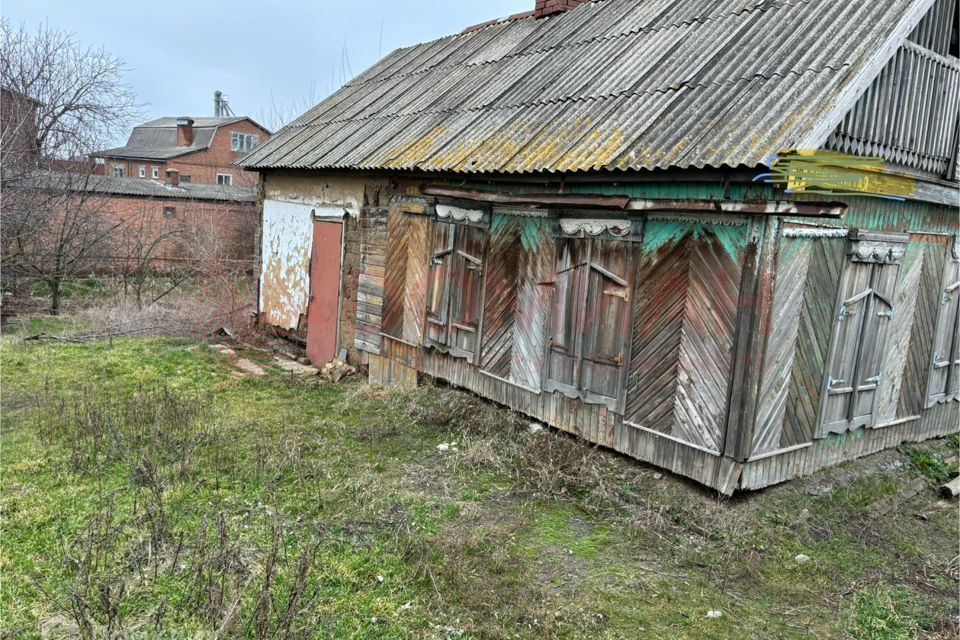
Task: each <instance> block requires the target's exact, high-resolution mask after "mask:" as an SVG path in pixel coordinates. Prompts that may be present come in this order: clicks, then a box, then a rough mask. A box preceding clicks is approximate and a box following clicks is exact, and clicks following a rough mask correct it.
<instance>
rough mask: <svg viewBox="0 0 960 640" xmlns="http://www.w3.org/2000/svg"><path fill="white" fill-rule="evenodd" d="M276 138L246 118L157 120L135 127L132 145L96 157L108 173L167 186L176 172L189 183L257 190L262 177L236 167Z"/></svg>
mask: <svg viewBox="0 0 960 640" xmlns="http://www.w3.org/2000/svg"><path fill="white" fill-rule="evenodd" d="M269 136H270V132H269V131H268V130H267V129H265V128H264V127H262V126H261V125H259V124H257V123H256V122H254V121H253V120H252V119H250V118H247V117H245V116H236V117H226V118H208V117H197V118H191V117H178V118H157V119H156V120H151V121H150V122H145V123H144V124H141V125H139V126H137V127H134V129H133V132H132V133H131V134H130V138H129V140H127V144H126V145H125V146H122V147H117V148H114V149H105V150H103V151H100V152H98V153H96V154H94V155H95V157H97V158H100V159H102V160H103V163H104V166H103V173H104V174H106V175H108V176H112V177H117V178H140V179H145V180H163V177H164V176H165V175H166V171H167V170H168V169H174V170H176V171H177V172H178V173H179V175H180V181H181V182H184V183H191V182H193V183H198V184H219V185H223V186H245V187H248V186H253V185H255V184H256V181H257V175H256V173H254V172H251V171H245V170H244V169H241V168H239V167H237V166H235V165H234V162H236V161H237V160H238V159H239V158H241V157H243V156H244V155H246V154H247V153H249V152H250V151H252V150H254V149H255V148H256V147H257V145H259V144H261V143H263V142H264V141H266V139H267V138H268V137H269Z"/></svg>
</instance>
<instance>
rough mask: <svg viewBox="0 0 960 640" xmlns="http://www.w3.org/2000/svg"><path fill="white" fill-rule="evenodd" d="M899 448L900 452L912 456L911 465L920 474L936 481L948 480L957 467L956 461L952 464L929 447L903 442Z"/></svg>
mask: <svg viewBox="0 0 960 640" xmlns="http://www.w3.org/2000/svg"><path fill="white" fill-rule="evenodd" d="M951 444H952V442H951ZM898 449H899V450H900V453H903V454H905V455H906V456H907V457H909V458H910V465H911V466H912V467H913V468H914V470H916V471H917V472H918V473H919V474H921V475H923V476H926V477H928V478H930V479H931V480H933V481H934V482H946V480H947V479H948V478H949V477H950V472H951V471H952V470H955V469H956V468H957V463H956V461H954V462H953V464H952V465H950V464H948V463H947V462H946V461H945V460H944V459H943V457H941V456H940V455H938V454H937V453H936V452H932V451H929V450H928V449H924V448H922V447H918V446H915V445H909V444H902V445H900V446H899V447H898ZM951 466H952V468H951Z"/></svg>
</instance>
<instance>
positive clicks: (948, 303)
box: [927, 240, 960, 405]
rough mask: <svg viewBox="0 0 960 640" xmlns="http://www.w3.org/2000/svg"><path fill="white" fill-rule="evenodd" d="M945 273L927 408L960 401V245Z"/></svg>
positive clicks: (954, 250)
mask: <svg viewBox="0 0 960 640" xmlns="http://www.w3.org/2000/svg"><path fill="white" fill-rule="evenodd" d="M951 258H952V259H950V260H948V261H947V265H946V269H945V270H944V281H943V290H942V292H941V295H940V300H939V301H938V302H939V305H938V311H937V327H936V332H935V333H934V337H933V357H932V358H931V362H930V381H929V384H928V385H927V403H928V405H930V404H934V403H937V402H945V401H947V400H952V399H954V398H957V397H960V241H956V240H955V241H954V245H953V250H952V255H951Z"/></svg>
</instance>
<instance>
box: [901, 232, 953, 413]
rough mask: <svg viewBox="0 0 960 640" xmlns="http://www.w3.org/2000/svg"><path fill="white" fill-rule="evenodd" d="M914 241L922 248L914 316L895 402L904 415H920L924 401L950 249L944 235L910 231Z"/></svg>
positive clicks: (912, 241)
mask: <svg viewBox="0 0 960 640" xmlns="http://www.w3.org/2000/svg"><path fill="white" fill-rule="evenodd" d="M914 244H917V245H921V246H922V248H923V250H922V260H921V262H922V264H921V268H920V275H919V278H918V282H917V293H916V302H915V309H916V311H915V314H914V315H915V320H914V322H913V326H912V327H911V331H910V346H909V348H908V350H907V356H906V359H905V363H904V364H905V366H904V371H903V382H902V383H901V385H900V396H899V401H898V403H897V408H898V414H899V415H903V416H906V415H911V416H915V415H919V414H920V413H922V412H923V411H924V406H925V405H926V397H927V382H928V378H929V375H930V361H931V355H932V353H933V338H934V331H936V326H937V311H939V309H940V295H941V292H942V287H943V268H944V263H945V261H946V259H947V252H948V251H949V250H950V239H949V238H947V237H944V236H934V235H913V236H911V245H914ZM953 404H956V403H953Z"/></svg>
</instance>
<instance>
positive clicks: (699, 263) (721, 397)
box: [624, 220, 747, 453]
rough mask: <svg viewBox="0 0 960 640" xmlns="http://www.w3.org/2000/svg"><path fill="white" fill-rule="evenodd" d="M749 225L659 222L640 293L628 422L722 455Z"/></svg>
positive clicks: (647, 246) (652, 225) (652, 228)
mask: <svg viewBox="0 0 960 640" xmlns="http://www.w3.org/2000/svg"><path fill="white" fill-rule="evenodd" d="M746 244H747V225H746V222H745V221H742V224H740V225H734V226H726V225H709V224H707V225H704V224H700V223H677V222H673V221H657V220H651V221H649V222H648V223H647V225H646V228H645V232H644V241H643V256H642V258H641V265H640V273H639V276H638V284H637V288H636V298H637V303H636V306H635V314H634V323H633V331H632V332H633V335H632V340H633V345H632V354H631V359H630V369H629V375H628V381H627V397H626V411H625V413H624V416H625V419H626V420H627V421H628V422H629V423H631V424H634V425H639V426H642V427H646V428H648V429H653V430H654V431H658V432H661V433H664V434H669V435H670V436H672V437H674V438H677V439H679V440H682V441H684V442H688V443H690V444H693V445H695V446H697V447H701V448H704V449H706V450H708V451H712V452H715V453H719V451H720V447H721V444H722V441H723V436H724V432H723V424H724V420H725V418H726V412H727V402H728V393H729V385H730V376H731V368H732V365H733V342H734V333H735V329H736V327H735V324H736V319H737V301H738V297H739V293H740V287H741V279H742V275H743V271H742V270H743V250H744V248H745V247H746Z"/></svg>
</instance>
